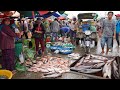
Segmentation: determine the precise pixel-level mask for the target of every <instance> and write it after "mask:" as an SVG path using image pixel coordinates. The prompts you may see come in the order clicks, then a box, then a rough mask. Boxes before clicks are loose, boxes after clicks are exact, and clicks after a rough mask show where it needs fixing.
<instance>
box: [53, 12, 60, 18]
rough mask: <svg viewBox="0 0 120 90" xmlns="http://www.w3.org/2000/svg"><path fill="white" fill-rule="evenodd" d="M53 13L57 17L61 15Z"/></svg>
mask: <svg viewBox="0 0 120 90" xmlns="http://www.w3.org/2000/svg"><path fill="white" fill-rule="evenodd" d="M52 15H53V16H55V17H60V15H59V14H58V13H57V12H54V13H52Z"/></svg>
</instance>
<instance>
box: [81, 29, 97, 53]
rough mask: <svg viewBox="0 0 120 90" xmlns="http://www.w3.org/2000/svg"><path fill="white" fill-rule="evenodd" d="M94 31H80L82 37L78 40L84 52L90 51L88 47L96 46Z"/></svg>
mask: <svg viewBox="0 0 120 90" xmlns="http://www.w3.org/2000/svg"><path fill="white" fill-rule="evenodd" d="M95 35H96V32H92V31H90V30H86V31H85V32H82V34H81V36H82V39H81V40H80V42H79V43H80V44H81V45H82V46H83V47H84V49H85V52H86V53H87V54H88V53H90V49H91V48H93V47H95V46H96V41H95V39H94V37H95Z"/></svg>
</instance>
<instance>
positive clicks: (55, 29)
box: [51, 18, 60, 41]
mask: <svg viewBox="0 0 120 90" xmlns="http://www.w3.org/2000/svg"><path fill="white" fill-rule="evenodd" d="M51 31H52V36H53V37H54V38H55V41H57V37H58V33H59V31H60V26H59V23H58V20H57V18H55V20H54V21H53V22H52V23H51ZM53 41H54V39H53Z"/></svg>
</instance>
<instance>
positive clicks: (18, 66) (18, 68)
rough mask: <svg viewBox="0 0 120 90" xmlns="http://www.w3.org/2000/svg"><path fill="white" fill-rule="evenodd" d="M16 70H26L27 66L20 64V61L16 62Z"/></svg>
mask: <svg viewBox="0 0 120 90" xmlns="http://www.w3.org/2000/svg"><path fill="white" fill-rule="evenodd" d="M16 70H17V71H26V70H27V68H26V67H25V66H24V65H21V64H20V62H17V63H16Z"/></svg>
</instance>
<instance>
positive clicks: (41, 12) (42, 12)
mask: <svg viewBox="0 0 120 90" xmlns="http://www.w3.org/2000/svg"><path fill="white" fill-rule="evenodd" d="M38 12H39V14H40V15H44V14H47V13H48V12H49V11H38Z"/></svg>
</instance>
